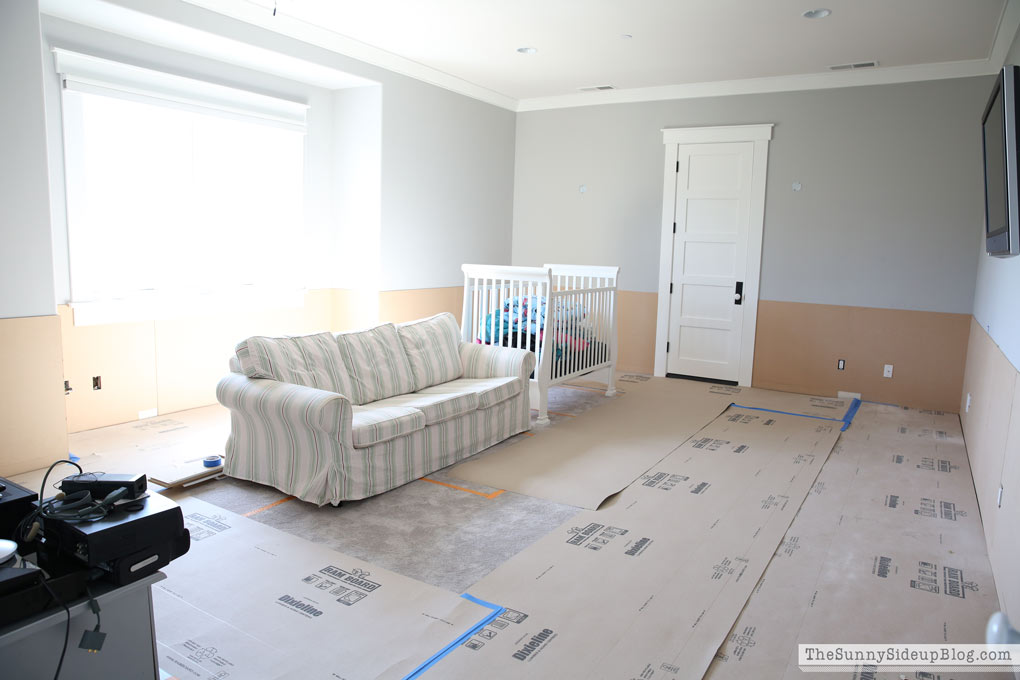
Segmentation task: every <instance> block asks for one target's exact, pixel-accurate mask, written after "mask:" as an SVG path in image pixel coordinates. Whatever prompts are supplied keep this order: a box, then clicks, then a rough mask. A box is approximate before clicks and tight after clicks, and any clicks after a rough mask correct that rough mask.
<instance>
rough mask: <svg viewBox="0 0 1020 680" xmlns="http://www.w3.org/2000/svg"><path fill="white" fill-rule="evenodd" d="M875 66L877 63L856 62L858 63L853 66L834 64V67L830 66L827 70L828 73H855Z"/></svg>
mask: <svg viewBox="0 0 1020 680" xmlns="http://www.w3.org/2000/svg"><path fill="white" fill-rule="evenodd" d="M876 66H878V62H877V61H858V62H855V63H853V64H836V65H835V66H830V67H829V70H830V71H856V70H858V69H862V68H875V67H876Z"/></svg>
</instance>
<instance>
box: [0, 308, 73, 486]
mask: <svg viewBox="0 0 1020 680" xmlns="http://www.w3.org/2000/svg"><path fill="white" fill-rule="evenodd" d="M62 364H63V358H62V356H61V351H60V319H59V318H58V317H57V316H56V315H53V316H34V317H24V318H15V319H0V375H3V377H4V389H3V390H2V391H0V432H2V433H3V435H2V436H0V441H2V442H3V445H2V446H0V476H4V477H10V476H13V475H16V474H20V473H22V472H28V471H29V470H37V469H39V468H41V467H46V466H47V465H49V464H50V463H52V462H53V461H55V460H59V459H61V458H66V457H67V420H66V417H65V415H64V390H63V380H64V375H63V373H64V371H63V367H62Z"/></svg>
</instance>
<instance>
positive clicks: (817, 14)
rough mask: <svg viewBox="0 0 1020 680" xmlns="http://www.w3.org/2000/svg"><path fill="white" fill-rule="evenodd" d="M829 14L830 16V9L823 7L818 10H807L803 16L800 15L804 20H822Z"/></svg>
mask: <svg viewBox="0 0 1020 680" xmlns="http://www.w3.org/2000/svg"><path fill="white" fill-rule="evenodd" d="M830 14H832V10H831V9H825V8H824V7H822V8H820V9H809V10H808V11H806V12H804V14H802V15H801V16H802V17H804V18H805V19H824V18H825V17H827V16H829V15H830Z"/></svg>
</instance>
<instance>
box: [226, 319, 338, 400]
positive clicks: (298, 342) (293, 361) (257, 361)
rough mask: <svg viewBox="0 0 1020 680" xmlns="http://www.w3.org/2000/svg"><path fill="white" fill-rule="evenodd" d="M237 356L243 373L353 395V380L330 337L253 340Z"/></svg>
mask: <svg viewBox="0 0 1020 680" xmlns="http://www.w3.org/2000/svg"><path fill="white" fill-rule="evenodd" d="M235 352H236V354H237V361H238V363H239V364H240V368H241V373H243V374H244V375H246V376H248V377H249V378H269V379H271V380H278V381H280V382H284V383H292V384H294V385H304V386H305V387H314V388H316V389H320V390H327V391H329V392H336V393H338V394H343V395H349V394H350V393H351V379H350V377H349V376H348V374H347V369H346V368H345V366H344V362H343V359H342V358H341V356H340V349H339V347H337V344H336V340H334V338H333V335H332V334H330V333H319V334H317V335H304V336H299V337H287V338H267V337H262V336H253V337H250V338H248V339H247V340H244V341H242V342H240V343H238V345H237V347H236V349H235Z"/></svg>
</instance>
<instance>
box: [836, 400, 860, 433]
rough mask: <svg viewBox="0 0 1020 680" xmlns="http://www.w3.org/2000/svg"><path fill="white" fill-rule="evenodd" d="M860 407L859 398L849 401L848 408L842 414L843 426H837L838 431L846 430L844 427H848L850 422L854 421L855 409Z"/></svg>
mask: <svg viewBox="0 0 1020 680" xmlns="http://www.w3.org/2000/svg"><path fill="white" fill-rule="evenodd" d="M860 407H861V400H860V399H854V400H853V401H852V402H850V408H848V409H847V410H846V414H845V415H844V416H843V427H841V428H839V431H840V432H846V429H847V428H848V427H850V423H852V422H854V416H855V415H857V410H858V409H859V408H860Z"/></svg>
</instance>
